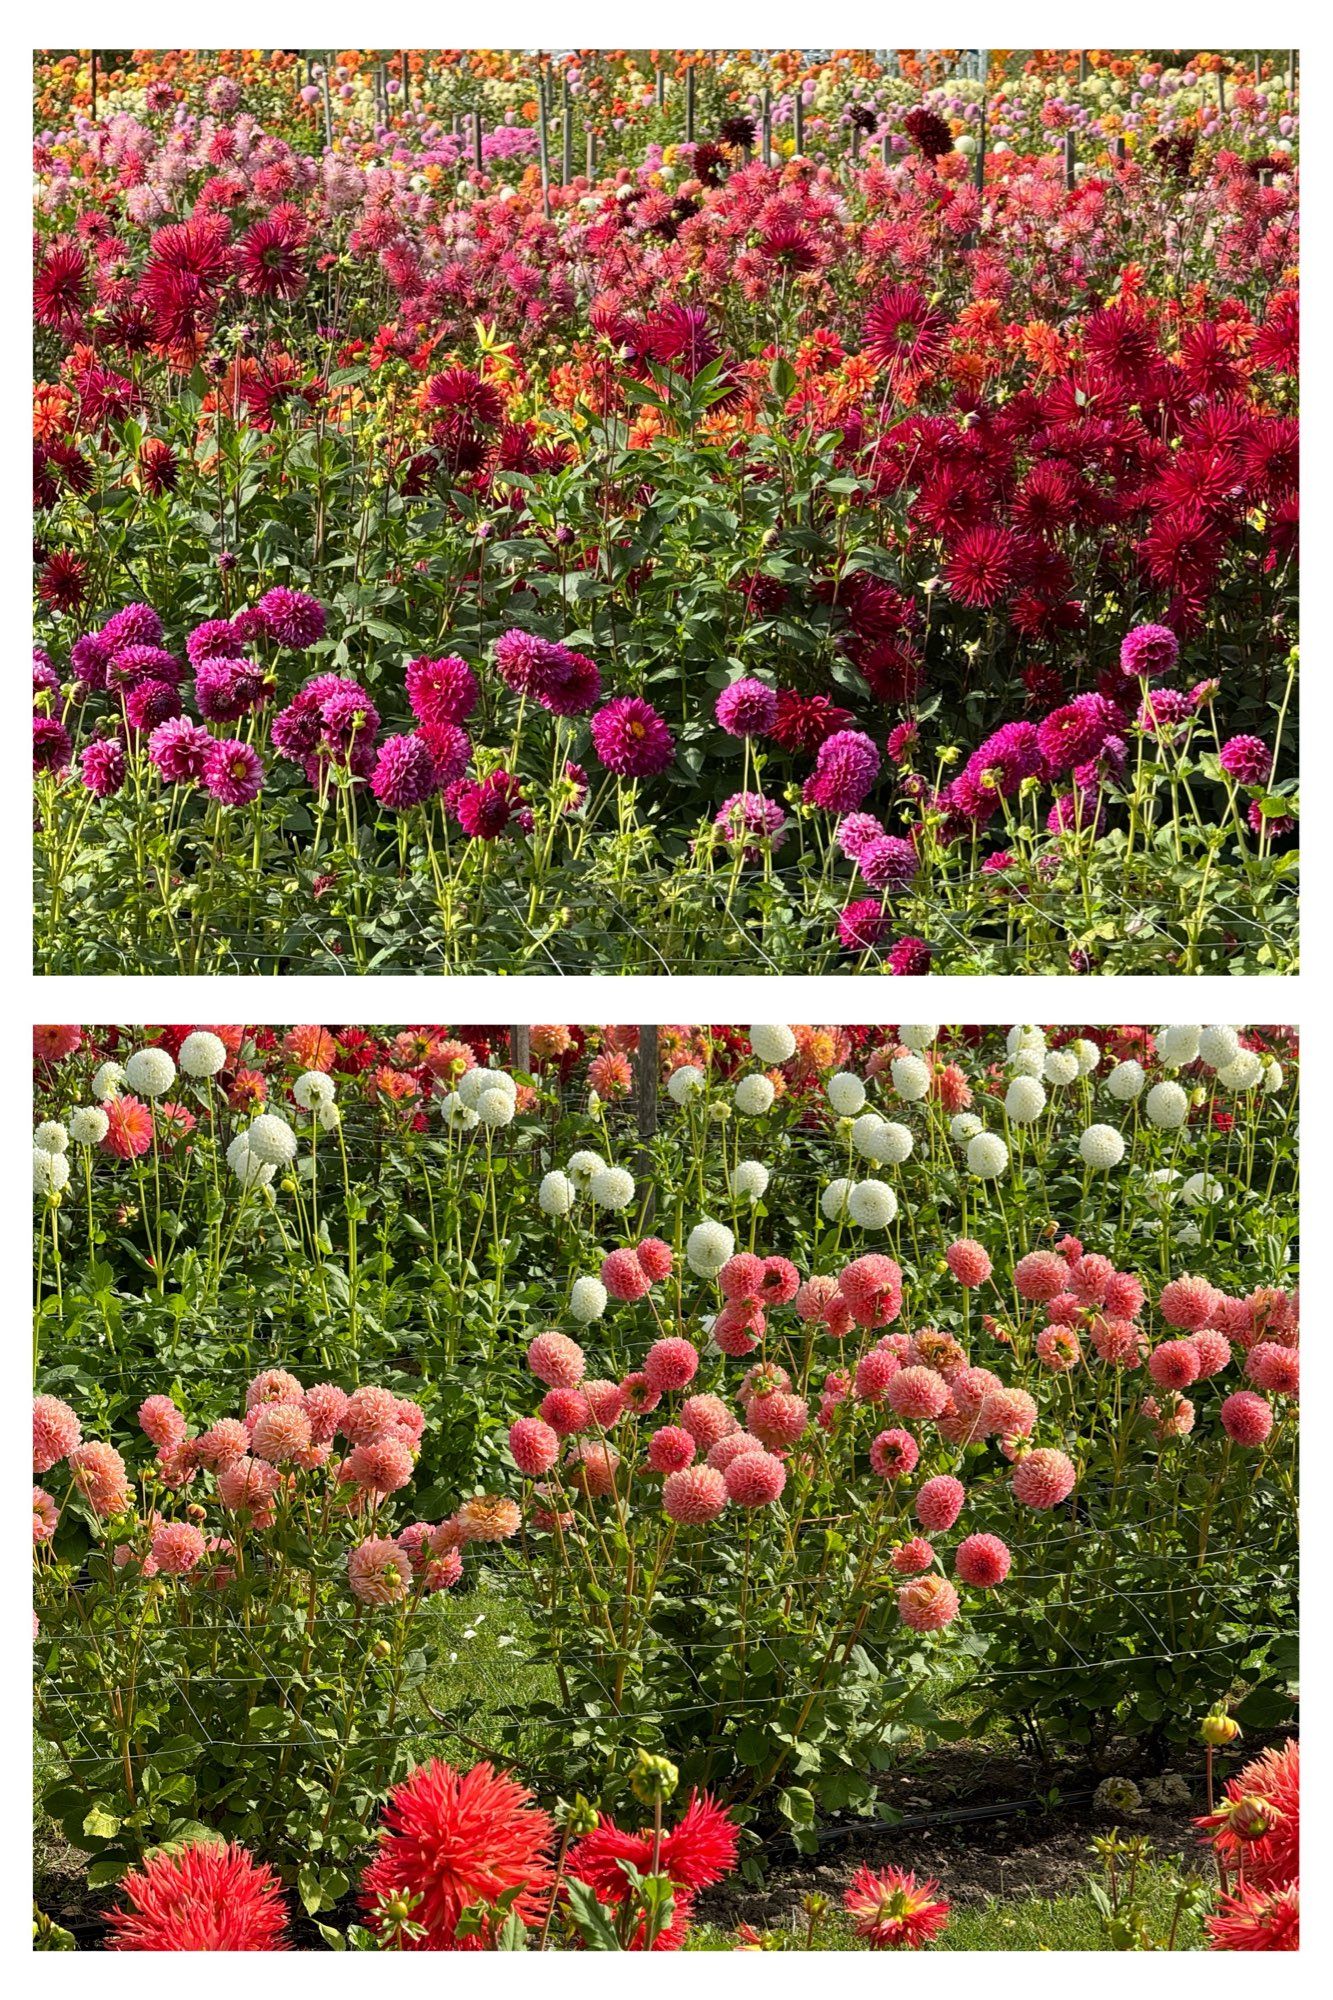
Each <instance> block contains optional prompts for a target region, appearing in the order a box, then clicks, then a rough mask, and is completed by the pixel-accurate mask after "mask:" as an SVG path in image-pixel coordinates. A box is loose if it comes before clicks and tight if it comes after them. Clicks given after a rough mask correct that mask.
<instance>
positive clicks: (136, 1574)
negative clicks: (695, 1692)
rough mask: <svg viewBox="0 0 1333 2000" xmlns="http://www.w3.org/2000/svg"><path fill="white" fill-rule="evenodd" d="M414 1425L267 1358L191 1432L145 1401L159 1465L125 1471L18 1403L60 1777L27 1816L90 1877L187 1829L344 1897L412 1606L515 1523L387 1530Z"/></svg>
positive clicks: (304, 1894) (399, 1739)
mask: <svg viewBox="0 0 1333 2000" xmlns="http://www.w3.org/2000/svg"><path fill="white" fill-rule="evenodd" d="M424 1423H425V1419H424V1416H423V1413H422V1411H421V1410H420V1408H419V1407H418V1406H417V1405H416V1404H415V1403H412V1402H409V1401H407V1400H405V1399H403V1398H401V1397H398V1396H395V1395H393V1394H392V1393H391V1392H390V1391H388V1390H387V1389H384V1388H381V1387H378V1386H376V1385H375V1384H373V1383H365V1384H362V1385H361V1386H360V1387H358V1388H356V1389H354V1390H353V1391H352V1393H351V1394H350V1395H348V1394H347V1393H345V1392H344V1391H343V1390H342V1389H340V1388H339V1387H337V1386H336V1385H335V1384H333V1383H331V1382H321V1383H317V1384H315V1385H313V1386H311V1387H309V1388H307V1389H304V1390H303V1389H302V1388H301V1385H300V1384H299V1383H298V1382H297V1381H296V1380H295V1378H294V1377H292V1376H291V1375H290V1374H288V1373H287V1372H286V1371H285V1370H283V1369H279V1368H270V1369H266V1370H264V1371H263V1372H262V1373H260V1374H259V1375H257V1376H256V1377H255V1379H254V1380H253V1381H252V1382H251V1383H250V1384H249V1387H248V1389H247V1391H246V1401H245V1409H244V1413H243V1415H242V1416H241V1417H235V1416H227V1417H222V1418H220V1419H218V1420H217V1421H215V1422H213V1423H211V1424H210V1425H209V1426H208V1427H207V1428H206V1429H193V1428H192V1427H191V1426H190V1425H189V1423H188V1422H187V1420H186V1417H185V1415H184V1413H183V1412H182V1410H181V1408H180V1406H179V1405H178V1403H177V1402H176V1401H174V1400H173V1399H172V1397H171V1396H169V1395H164V1394H155V1395H151V1396H149V1397H148V1398H147V1399H146V1400H145V1401H144V1403H143V1404H142V1406H141V1408H140V1410H139V1429H140V1431H141V1433H142V1434H143V1437H144V1439H145V1440H146V1442H147V1444H148V1445H150V1446H155V1447H156V1454H155V1456H150V1457H145V1458H144V1459H142V1461H141V1462H140V1463H138V1464H137V1465H135V1464H133V1463H131V1464H129V1465H127V1463H126V1458H125V1457H124V1456H122V1453H121V1451H120V1450H118V1449H117V1448H116V1447H115V1446H114V1445H112V1444H111V1443H109V1442H107V1441H105V1440H102V1439H97V1438H86V1437H84V1435H83V1431H82V1425H81V1423H80V1419H79V1416H78V1414H77V1413H76V1412H75V1411H74V1410H73V1409H71V1408H70V1406H69V1405H68V1404H67V1403H65V1402H63V1401H61V1400H60V1399H59V1398H58V1397H54V1396H49V1395H42V1396H39V1397H38V1398H37V1399H36V1401H35V1403H34V1406H33V1471H34V1479H35V1480H38V1479H39V1480H41V1481H42V1482H43V1483H42V1484H40V1485H36V1484H35V1485H34V1487H33V1543H34V1557H35V1563H36V1569H35V1586H34V1592H35V1595H34V1602H35V1607H36V1608H35V1612H34V1640H35V1646H36V1660H37V1688H36V1701H37V1720H38V1728H39V1730H40V1733H41V1734H42V1736H43V1737H45V1738H46V1740H47V1741H48V1742H50V1743H51V1744H52V1745H54V1747H55V1750H56V1753H57V1756H58V1759H59V1763H60V1766H61V1769H60V1774H59V1776H58V1777H57V1778H56V1779H55V1781H54V1783H53V1784H52V1785H50V1786H49V1787H48V1788H47V1790H46V1792H45V1795H44V1805H45V1808H46V1810H47V1811H48V1812H49V1813H50V1814H51V1815H52V1817H53V1818H55V1819H56V1820H57V1821H58V1822H59V1823H60V1824H61V1826H62V1827H63V1828H64V1830H65V1832H66V1834H67V1836H68V1838H69V1839H70V1840H71V1841H72V1842H73V1843H74V1844H75V1845H76V1846H78V1847H80V1848H82V1849H84V1850H86V1851H87V1852H89V1853H90V1854H91V1856H92V1857H93V1858H92V1860H91V1862H90V1865H89V1880H90V1881H91V1882H93V1883H105V1882H109V1881H113V1880H115V1879H116V1878H117V1877H118V1876H119V1875H120V1874H121V1873H122V1872H123V1870H124V1869H125V1868H126V1867H127V1866H128V1865H129V1863H130V1862H131V1861H132V1860H135V1859H136V1858H138V1857H141V1856H142V1855H144V1854H145V1853H147V1852H148V1851H149V1850H151V1849H153V1848H155V1847H158V1846H159V1845H161V1844H162V1843H164V1842H177V1841H179V1840H182V1839H184V1838H187V1837H189V1836H190V1835H191V1834H192V1833H193V1832H194V1831H195V1830H196V1829H197V1828H198V1827H200V1826H203V1827H206V1828H211V1829H213V1830H214V1831H215V1832H216V1833H218V1834H221V1835H223V1836H225V1837H226V1838H228V1839H234V1840H240V1841H246V1842H252V1843H254V1845H255V1846H256V1847H257V1848H258V1849H259V1851H260V1852H261V1853H262V1854H264V1855H265V1856H266V1857H267V1858H268V1859H269V1860H270V1861H271V1862H272V1863H273V1864H274V1865H275V1866H276V1867H277V1868H278V1871H279V1874H280V1875H281V1877H282V1879H283V1880H285V1881H287V1882H294V1883H295V1884H296V1886H297V1887H298V1889H299V1893H300V1897H301V1900H302V1902H303V1903H304V1905H305V1907H306V1909H307V1910H308V1911H310V1912H314V1911H317V1910H320V1909H323V1908H327V1907H329V1906H331V1905H332V1904H333V1903H334V1902H336V1901H337V1900H338V1898H339V1897H340V1896H342V1895H343V1894H344V1893H346V1891H347V1890H348V1888H349V1886H350V1883H351V1872H350V1867H351V1862H352V1860H353V1858H354V1857H355V1856H356V1855H357V1854H358V1853H359V1851H360V1850H361V1848H362V1847H363V1846H364V1843H365V1828H364V1818H365V1813H366V1808H367V1800H368V1799H373V1798H375V1797H376V1796H378V1795H379V1794H380V1793H381V1792H382V1791H383V1790H384V1789H385V1787H386V1786H388V1785H390V1784H392V1783H393V1782H394V1780H395V1779H396V1778H397V1777H398V1776H399V1775H401V1773H402V1771H403V1770H404V1769H405V1768H406V1763H405V1759H406V1755H407V1748H408V1746H407V1744H406V1743H405V1741H404V1721H405V1718H406V1716H407V1714H408V1713H409V1712H410V1711H411V1709H412V1707H413V1704H414V1698H415V1691H416V1690H417V1689H418V1688H419V1686H420V1684H421V1681H422V1678H423V1675H424V1673H425V1671H426V1664H427V1652H426V1649H425V1647H426V1640H425V1634H426V1633H427V1632H428V1630H429V1626H430V1606H429V1600H430V1598H431V1597H432V1596H433V1594H434V1593H435V1592H437V1591H440V1590H448V1589H451V1588H452V1587H453V1586H454V1585H455V1584H457V1582H458V1580H459V1578H460V1576H461V1575H462V1572H463V1560H464V1550H465V1548H466V1547H467V1545H468V1543H469V1542H470V1541H474V1540H475V1541H484V1540H487V1539H489V1538H492V1537H494V1536H495V1535H497V1534H504V1533H507V1532H510V1531H511V1528H512V1526H513V1525H516V1522H517V1510H516V1509H513V1508H512V1503H507V1502H503V1501H500V1500H494V1499H488V1498H486V1497H485V1496H474V1497H473V1498H472V1499H470V1500H468V1501H466V1502H465V1503H464V1505H463V1507H462V1508H461V1509H460V1510H459V1511H458V1513H457V1514H456V1515H455V1516H454V1517H452V1519H451V1520H450V1522H449V1523H448V1524H446V1525H443V1526H440V1525H432V1524H430V1523H428V1522H423V1521H411V1522H407V1523H402V1522H401V1515H402V1513H403V1511H404V1507H403V1503H402V1502H401V1501H397V1502H396V1501H395V1500H394V1499H393V1496H394V1495H395V1494H398V1493H401V1492H403V1490H404V1489H405V1488H406V1487H407V1486H408V1485H409V1483H410V1481H411V1478H412V1474H413V1468H414V1463H415V1460H416V1458H417V1455H418V1452H419V1449H420V1442H421V1437H422V1432H423V1428H424ZM339 1448H341V1449H342V1450H343V1451H344V1453H345V1455H344V1456H342V1457H339V1456H337V1455H336V1454H337V1451H338V1449H339ZM134 1457H137V1454H131V1458H132V1459H133V1458H134ZM511 1512H512V1514H513V1521H512V1522H511V1520H510V1514H511ZM215 1948H221V1947H215Z"/></svg>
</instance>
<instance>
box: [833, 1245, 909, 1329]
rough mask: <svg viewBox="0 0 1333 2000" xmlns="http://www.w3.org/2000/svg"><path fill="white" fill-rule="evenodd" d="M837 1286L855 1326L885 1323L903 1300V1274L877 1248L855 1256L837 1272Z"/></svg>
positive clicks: (890, 1258)
mask: <svg viewBox="0 0 1333 2000" xmlns="http://www.w3.org/2000/svg"><path fill="white" fill-rule="evenodd" d="M838 1289H839V1291H840V1292H841V1293H842V1296H843V1297H844V1299H846V1301H847V1306H848V1309H849V1311H850V1312H851V1315H852V1318H853V1319H854V1320H855V1321H856V1324H857V1325H858V1326H865V1327H876V1326H888V1325H889V1323H890V1322H891V1321H892V1320H895V1319H897V1317H898V1314H899V1312H900V1311H901V1310H902V1303H903V1274H902V1271H901V1269H900V1268H899V1266H898V1265H897V1264H895V1263H894V1261H893V1259H892V1257H883V1256H881V1255H880V1254H879V1253H878V1252H877V1251H872V1252H871V1253H870V1254H869V1255H868V1256H865V1257H858V1258H856V1259H855V1260H854V1261H853V1262H852V1263H850V1264H848V1265H847V1267H846V1269H845V1270H844V1271H843V1272H842V1273H841V1274H840V1275H839V1278H838Z"/></svg>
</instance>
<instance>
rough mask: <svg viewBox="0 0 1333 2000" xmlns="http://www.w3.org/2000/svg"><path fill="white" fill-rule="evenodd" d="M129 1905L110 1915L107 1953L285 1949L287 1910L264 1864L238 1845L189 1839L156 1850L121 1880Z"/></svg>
mask: <svg viewBox="0 0 1333 2000" xmlns="http://www.w3.org/2000/svg"><path fill="white" fill-rule="evenodd" d="M120 1886H121V1889H122V1890H123V1892H124V1894H125V1895H126V1896H127V1897H128V1898H129V1903H130V1907H129V1908H128V1909H123V1910H111V1911H109V1912H108V1914H107V1922H108V1924H109V1925H110V1928H111V1938H110V1940H109V1942H108V1945H107V1949H108V1950H109V1951H286V1950H287V1948H288V1939H287V1907H286V1904H285V1903H284V1901H283V1895H282V1888H281V1885H280V1884H279V1881H278V1878H277V1876H276V1875H275V1874H274V1872H273V1870H272V1869H271V1868H270V1867H269V1865H268V1863H267V1862H266V1861H255V1860H253V1859H252V1858H251V1856H250V1855H249V1854H247V1853H246V1851H245V1849H244V1848H243V1847H238V1846H236V1845H235V1844H234V1843H231V1844H229V1845H227V1846H225V1847H224V1846H223V1845H221V1843H220V1842H217V1841H212V1840H206V1841H205V1840H200V1841H192V1842H191V1843H190V1845H189V1846H188V1847H182V1848H179V1849H177V1850H175V1851H174V1852H167V1851H166V1850H163V1849H160V1850H159V1851H158V1852H157V1853H156V1854H153V1855H150V1857H149V1858H148V1860H147V1861H145V1862H144V1863H143V1865H142V1867H141V1868H132V1869H131V1870H130V1872H129V1874H128V1875H125V1876H123V1877H122V1879H121V1884H120Z"/></svg>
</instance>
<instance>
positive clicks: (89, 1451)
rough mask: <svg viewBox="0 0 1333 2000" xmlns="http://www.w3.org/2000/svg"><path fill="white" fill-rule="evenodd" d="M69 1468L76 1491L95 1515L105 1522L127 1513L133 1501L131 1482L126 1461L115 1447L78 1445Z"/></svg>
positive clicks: (107, 1445)
mask: <svg viewBox="0 0 1333 2000" xmlns="http://www.w3.org/2000/svg"><path fill="white" fill-rule="evenodd" d="M69 1469H70V1472H71V1473H72V1475H73V1478H74V1486H75V1489H76V1491H77V1492H79V1493H81V1494H82V1495H83V1497H84V1499H85V1500H86V1501H87V1502H88V1505H89V1506H90V1507H91V1508H92V1510H93V1512H94V1514H97V1515H99V1516H100V1517H101V1518H102V1520H104V1521H106V1520H110V1519H111V1518H112V1517H113V1516H114V1515H116V1514H123V1513H124V1512H125V1509H126V1508H127V1507H128V1506H129V1504H130V1482H129V1480H128V1478H127V1477H126V1473H125V1461H124V1459H123V1458H122V1457H121V1455H120V1453H119V1452H118V1451H117V1450H116V1449H115V1448H114V1446H112V1445H109V1444H81V1445H77V1446H76V1447H75V1449H74V1450H73V1451H71V1452H70V1454H69Z"/></svg>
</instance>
